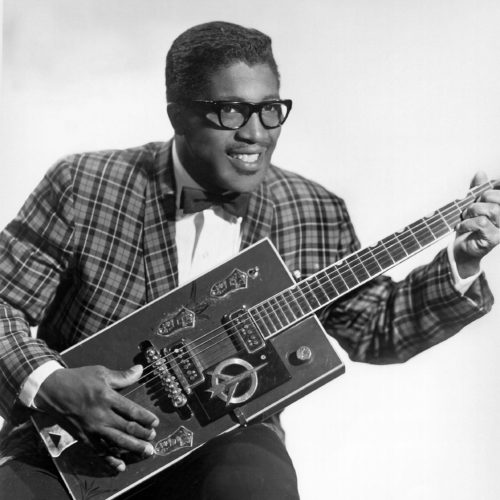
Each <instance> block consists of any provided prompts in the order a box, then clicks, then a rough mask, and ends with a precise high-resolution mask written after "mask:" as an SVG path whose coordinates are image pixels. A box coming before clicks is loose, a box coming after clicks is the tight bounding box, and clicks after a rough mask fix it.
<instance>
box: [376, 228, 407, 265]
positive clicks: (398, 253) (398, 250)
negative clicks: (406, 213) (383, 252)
mask: <svg viewBox="0 0 500 500" xmlns="http://www.w3.org/2000/svg"><path fill="white" fill-rule="evenodd" d="M380 243H381V244H382V245H384V247H385V248H386V249H387V251H388V252H389V254H390V255H391V257H392V260H393V261H394V263H396V262H399V261H400V260H403V259H406V257H407V253H406V252H405V249H404V248H403V246H402V245H401V243H400V242H399V239H398V237H397V235H395V234H391V236H387V237H386V238H384V239H383V240H381V241H380Z"/></svg>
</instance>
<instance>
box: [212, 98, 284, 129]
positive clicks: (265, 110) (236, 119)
mask: <svg viewBox="0 0 500 500" xmlns="http://www.w3.org/2000/svg"><path fill="white" fill-rule="evenodd" d="M253 111H257V112H258V113H259V117H260V120H261V122H262V124H263V125H264V126H265V127H271V128H274V127H278V126H279V125H280V124H281V123H282V122H283V120H284V118H285V116H286V113H287V107H286V106H285V105H284V104H283V103H274V102H273V103H263V104H262V105H255V106H252V105H251V104H249V103H243V102H242V103H231V104H229V103H228V104H224V105H223V106H221V108H220V110H219V116H220V121H221V125H222V126H223V127H229V128H238V127H241V126H242V125H243V124H244V123H245V122H246V121H247V120H248V119H249V117H250V114H251V113H252V112H253Z"/></svg>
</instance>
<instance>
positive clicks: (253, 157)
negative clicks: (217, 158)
mask: <svg viewBox="0 0 500 500" xmlns="http://www.w3.org/2000/svg"><path fill="white" fill-rule="evenodd" d="M228 156H229V157H230V158H233V159H234V160H239V161H241V162H243V163H247V164H250V165H251V164H253V163H257V162H258V161H259V158H260V153H252V154H246V153H238V154H234V153H233V154H231V153H229V154H228Z"/></svg>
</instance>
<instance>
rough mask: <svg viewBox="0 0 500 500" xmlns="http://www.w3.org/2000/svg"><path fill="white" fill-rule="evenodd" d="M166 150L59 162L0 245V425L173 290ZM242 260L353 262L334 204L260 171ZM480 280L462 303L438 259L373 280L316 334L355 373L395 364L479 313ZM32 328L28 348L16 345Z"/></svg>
mask: <svg viewBox="0 0 500 500" xmlns="http://www.w3.org/2000/svg"><path fill="white" fill-rule="evenodd" d="M170 146H171V144H170V143H150V144H147V145H145V146H142V147H138V148H134V149H127V150H119V151H118V150H116V151H104V152H93V153H87V154H79V155H74V156H70V157H68V158H66V159H64V160H62V161H61V162H59V163H58V164H57V165H55V166H54V167H53V168H52V169H51V170H50V171H49V172H48V173H47V175H46V176H45V177H44V179H43V180H42V181H41V183H40V184H39V186H38V187H37V188H36V190H35V191H34V192H33V194H32V195H31V196H30V197H29V198H28V200H27V201H26V203H25V205H24V206H23V208H22V209H21V211H20V213H19V214H18V216H17V217H16V219H15V220H14V221H13V222H11V223H10V224H9V225H8V226H7V227H6V228H5V230H4V231H3V232H2V233H1V234H0V353H1V354H0V413H1V414H2V415H4V416H5V417H6V418H7V419H8V418H9V414H10V413H11V411H12V409H13V407H14V404H15V402H16V396H17V394H18V392H19V389H20V386H21V384H22V382H23V381H24V379H25V378H26V377H27V376H28V375H29V374H30V373H31V372H32V370H34V369H35V368H36V367H38V366H39V365H40V364H42V363H44V362H45V361H47V360H48V359H59V358H58V351H61V350H63V349H65V348H67V347H68V346H70V345H72V344H74V343H75V342H78V341H80V340H82V339H84V338H85V337H87V336H89V335H91V334H93V333H95V332H96V331H98V330H100V329H102V328H103V327H105V326H106V325H108V324H109V323H111V322H114V321H116V320H118V319H119V318H121V317H123V316H125V315H127V314H129V313H131V312H132V311H134V310H136V309H137V308H139V307H140V306H142V305H144V304H145V303H147V302H148V301H151V300H153V299H155V298H157V297H159V296H161V295H162V294H164V293H166V292H168V291H169V290H171V289H172V288H174V287H175V286H176V284H177V269H176V261H177V258H176V247H175V234H174V231H175V191H174V189H175V186H174V182H173V171H172V163H171V154H170ZM242 231H243V242H242V246H243V247H246V246H248V245H250V244H252V243H254V242H256V241H258V240H259V239H261V238H263V237H266V236H267V237H269V238H270V239H271V240H272V241H273V243H274V244H275V245H276V247H277V249H278V251H279V253H280V254H281V256H282V257H283V259H284V261H285V263H286V264H287V266H288V267H289V268H290V270H292V271H297V270H298V271H299V272H300V274H301V276H302V277H306V276H307V275H309V274H311V273H314V272H317V271H318V270H319V269H321V268H324V267H326V266H327V265H328V264H330V263H332V262H334V261H336V260H338V259H340V258H342V257H343V256H345V255H346V254H349V253H351V252H353V251H354V250H356V249H357V248H358V241H357V238H356V236H355V233H354V230H353V228H352V225H351V222H350V220H349V216H348V214H347V211H346V208H345V206H344V203H343V201H342V200H341V199H339V198H338V197H336V196H334V195H333V194H331V193H329V192H328V191H326V190H325V189H324V188H322V187H321V186H319V185H318V184H315V183H313V182H311V181H308V180H305V179H304V178H302V177H300V176H298V175H296V174H293V173H290V172H287V171H285V170H281V169H279V168H276V167H272V168H271V169H270V171H269V174H268V176H267V178H266V180H265V182H264V183H263V184H262V185H261V186H260V188H259V189H258V191H256V192H255V193H253V194H252V197H251V201H250V205H249V209H248V215H247V217H246V218H245V220H244V223H243V228H242ZM491 304H492V297H491V294H490V292H489V289H488V287H487V285H486V283H485V280H484V278H483V277H481V278H480V279H479V280H477V281H476V282H475V284H474V285H473V286H472V288H471V289H470V290H469V292H468V296H467V297H463V296H461V295H460V294H458V293H457V292H456V291H455V289H454V288H453V286H452V284H451V280H450V269H449V264H448V261H447V258H446V255H445V254H444V253H443V252H441V253H439V254H438V256H437V257H436V258H435V260H434V261H433V262H432V263H431V264H430V265H428V266H425V267H422V268H420V269H417V270H415V271H414V272H413V273H411V274H410V276H409V277H408V278H407V279H406V280H404V281H402V282H400V283H393V282H392V281H391V280H390V279H389V278H383V277H381V278H378V279H375V280H373V281H372V282H371V283H369V284H368V285H365V286H364V287H363V288H362V289H359V290H357V291H355V292H353V293H352V294H351V295H350V296H348V297H346V298H344V299H342V300H340V301H337V302H335V303H334V304H333V305H332V306H330V307H329V308H327V309H325V310H324V311H323V312H322V314H321V318H322V320H323V323H324V325H325V327H326V329H327V330H328V332H329V333H330V334H331V335H333V336H334V337H335V338H337V339H338V340H339V341H340V343H341V345H342V346H343V347H344V348H346V349H347V351H348V352H349V355H350V356H351V357H352V358H353V359H355V360H359V361H366V362H375V363H379V362H393V361H403V360H406V359H408V358H409V357H410V356H412V355H414V354H416V353H417V352H420V351H421V350H423V349H425V348H427V347H429V346H431V345H433V344H436V343H437V342H440V341H442V340H444V339H445V338H447V337H449V336H450V335H452V334H454V333H455V332H457V331H458V330H459V329H460V328H461V327H463V326H464V325H465V324H467V323H468V322H470V321H472V320H473V319H475V318H477V317H479V316H480V315H482V314H483V313H484V312H486V311H487V310H488V309H489V308H490V307H491ZM30 325H38V326H39V328H38V335H37V338H32V337H31V336H30V335H29V328H30Z"/></svg>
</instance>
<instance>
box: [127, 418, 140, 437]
mask: <svg viewBox="0 0 500 500" xmlns="http://www.w3.org/2000/svg"><path fill="white" fill-rule="evenodd" d="M137 429H138V425H137V424H136V423H135V422H132V421H128V422H127V423H126V424H125V432H126V433H127V434H131V435H135V434H136V433H137Z"/></svg>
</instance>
